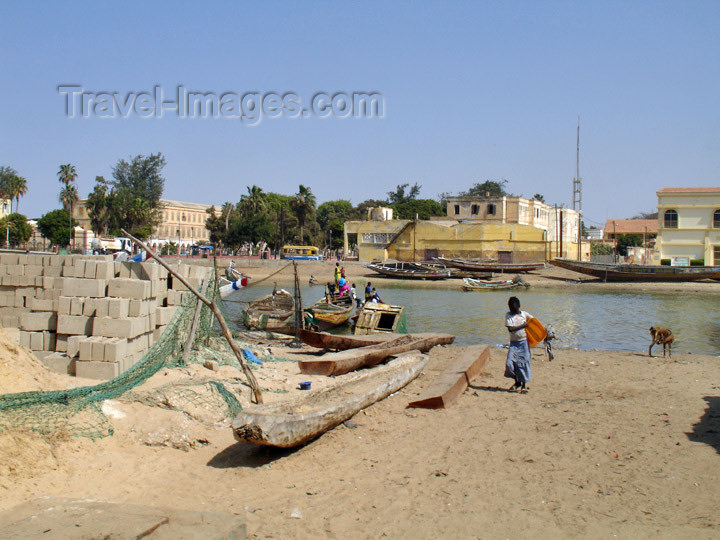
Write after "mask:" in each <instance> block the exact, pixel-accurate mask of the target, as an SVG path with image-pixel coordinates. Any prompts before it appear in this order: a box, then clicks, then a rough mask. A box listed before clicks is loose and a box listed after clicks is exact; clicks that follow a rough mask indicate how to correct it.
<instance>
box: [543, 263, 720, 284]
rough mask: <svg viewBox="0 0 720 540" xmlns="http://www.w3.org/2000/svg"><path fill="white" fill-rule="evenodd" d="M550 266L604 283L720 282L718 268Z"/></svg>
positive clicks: (636, 265) (596, 265)
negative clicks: (584, 275) (713, 280)
mask: <svg viewBox="0 0 720 540" xmlns="http://www.w3.org/2000/svg"><path fill="white" fill-rule="evenodd" d="M549 262H550V264H553V265H555V266H558V267H560V268H566V269H567V270H572V271H573V272H580V273H581V274H587V275H589V276H595V277H597V278H600V279H603V280H605V281H697V280H700V279H715V280H720V266H655V265H645V264H602V263H592V262H581V261H571V260H568V259H552V260H551V261H549Z"/></svg>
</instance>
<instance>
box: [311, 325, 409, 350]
mask: <svg viewBox="0 0 720 540" xmlns="http://www.w3.org/2000/svg"><path fill="white" fill-rule="evenodd" d="M396 336H397V335H396V334H389V333H385V332H383V333H381V334H368V335H361V336H354V335H352V334H350V335H338V334H328V333H327V332H313V331H312V330H306V329H302V330H300V339H302V340H303V343H305V344H306V345H310V346H311V347H317V348H318V349H335V350H337V351H345V350H347V349H357V348H358V347H367V346H368V345H377V344H378V343H383V342H385V341H387V340H389V339H394V338H395V337H396Z"/></svg>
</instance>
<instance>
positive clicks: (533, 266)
mask: <svg viewBox="0 0 720 540" xmlns="http://www.w3.org/2000/svg"><path fill="white" fill-rule="evenodd" d="M434 260H436V261H438V262H440V263H443V264H446V265H448V266H452V267H453V268H458V269H460V270H465V271H467V272H499V273H515V274H519V273H522V272H532V271H533V270H540V269H541V268H545V263H544V262H527V263H501V262H497V261H484V260H479V261H474V260H471V259H460V258H456V259H446V258H445V257H435V259H434Z"/></svg>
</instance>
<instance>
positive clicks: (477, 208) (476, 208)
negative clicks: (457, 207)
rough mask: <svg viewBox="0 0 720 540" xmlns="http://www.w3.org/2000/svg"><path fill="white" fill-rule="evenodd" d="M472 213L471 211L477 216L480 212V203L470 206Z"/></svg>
mask: <svg viewBox="0 0 720 540" xmlns="http://www.w3.org/2000/svg"><path fill="white" fill-rule="evenodd" d="M470 213H471V214H472V215H473V216H477V215H478V214H479V213H480V205H479V204H473V205H472V206H471V207H470Z"/></svg>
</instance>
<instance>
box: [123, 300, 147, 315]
mask: <svg viewBox="0 0 720 540" xmlns="http://www.w3.org/2000/svg"><path fill="white" fill-rule="evenodd" d="M150 303H151V301H150V300H130V308H129V310H128V316H130V317H144V316H146V315H148V314H149V313H150Z"/></svg>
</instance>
